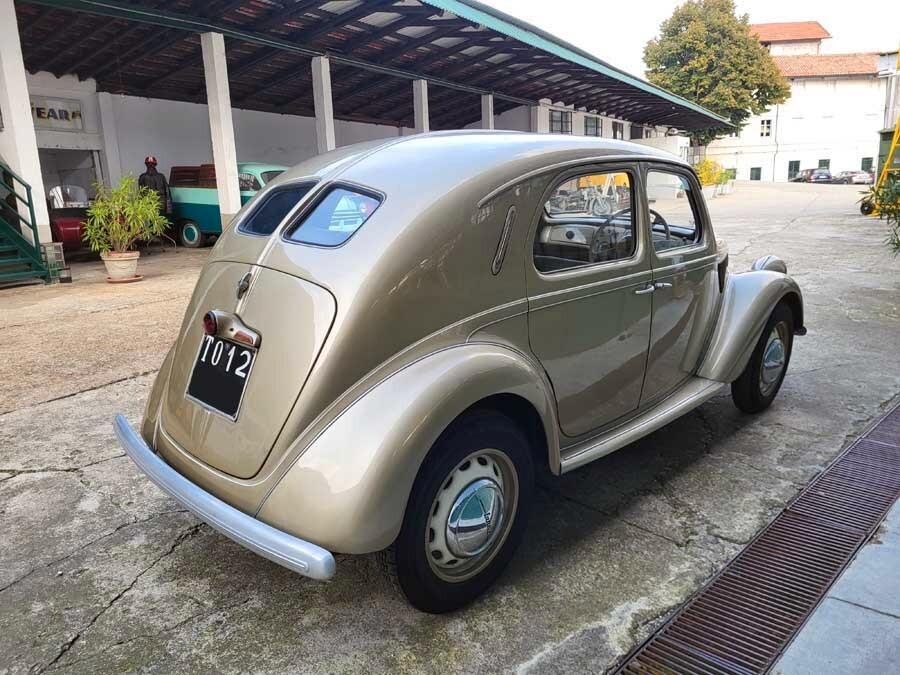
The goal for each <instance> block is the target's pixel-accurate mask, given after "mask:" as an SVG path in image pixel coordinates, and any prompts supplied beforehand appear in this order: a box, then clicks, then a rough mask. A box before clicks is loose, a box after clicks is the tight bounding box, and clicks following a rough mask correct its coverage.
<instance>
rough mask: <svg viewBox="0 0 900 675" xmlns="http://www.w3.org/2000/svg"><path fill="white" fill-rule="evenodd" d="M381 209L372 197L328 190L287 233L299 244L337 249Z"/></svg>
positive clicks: (354, 191)
mask: <svg viewBox="0 0 900 675" xmlns="http://www.w3.org/2000/svg"><path fill="white" fill-rule="evenodd" d="M380 205H381V198H380V197H378V196H376V195H375V194H371V193H365V192H361V191H359V190H356V189H352V188H348V187H340V186H336V187H333V188H331V189H330V190H328V191H327V192H326V193H325V194H324V195H323V196H322V197H321V198H320V199H319V200H318V202H317V203H316V205H315V207H313V209H312V210H311V211H310V212H309V213H307V214H306V216H304V217H303V219H302V220H301V221H300V222H299V223H298V224H297V225H296V226H294V228H293V229H292V230H291V231H290V232H289V233H288V235H287V238H288V239H289V240H290V241H295V242H297V243H299V244H314V245H316V246H340V245H341V244H343V243H344V242H345V241H347V240H348V239H349V238H350V237H352V236H353V235H354V233H355V232H356V231H357V230H358V229H359V228H360V227H362V226H363V223H365V222H366V221H367V220H368V219H369V218H370V217H371V216H372V214H373V213H375V210H376V209H377V208H378V207H379V206H380Z"/></svg>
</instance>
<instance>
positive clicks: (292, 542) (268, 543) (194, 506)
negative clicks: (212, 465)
mask: <svg viewBox="0 0 900 675" xmlns="http://www.w3.org/2000/svg"><path fill="white" fill-rule="evenodd" d="M114 427H115V430H116V436H118V437H119V442H120V443H121V444H122V447H123V448H125V452H126V453H128V456H129V457H131V459H132V460H134V463H135V464H137V465H138V467H140V469H141V471H143V472H144V473H145V474H147V477H148V478H149V479H150V480H152V481H153V482H154V483H156V484H157V485H158V486H159V487H160V488H162V489H163V490H164V491H165V492H167V493H169V494H170V495H171V496H172V497H174V498H175V500H176V501H178V502H179V503H180V504H182V505H183V506H184V507H185V508H187V509H188V510H189V511H191V512H193V513H194V514H195V515H196V516H197V517H199V518H200V519H201V520H203V521H204V522H206V523H208V524H209V525H211V526H212V527H214V528H215V529H217V530H218V531H219V532H221V533H222V534H224V535H225V536H226V537H228V538H230V539H233V540H234V541H236V542H237V543H239V544H240V545H241V546H244V547H246V548H248V549H250V550H251V551H253V552H254V553H258V554H259V555H261V556H263V557H264V558H268V559H269V560H271V561H272V562H275V563H278V564H279V565H283V566H284V567H287V568H288V569H290V570H294V571H295V572H299V573H300V574H302V575H303V576H307V577H310V578H312V579H320V580H324V579H330V578H331V577H333V576H334V569H335V565H334V556H332V555H331V553H330V552H329V551H326V550H325V549H324V548H321V547H319V546H316V545H315V544H311V543H309V542H308V541H303V540H302V539H298V538H297V537H294V536H291V535H289V534H287V533H285V532H282V531H281V530H277V529H275V528H274V527H271V526H270V525H266V524H265V523H264V522H262V521H261V520H257V519H256V518H253V517H252V516H248V515H247V514H246V513H243V512H242V511H238V510H237V509H236V508H234V507H233V506H229V505H228V504H226V503H225V502H223V501H222V500H221V499H218V498H216V497H214V496H213V495H211V494H210V493H208V492H206V491H205V490H203V489H201V488H200V487H198V486H197V485H195V484H194V483H192V482H191V481H189V480H188V479H187V478H185V477H184V476H182V475H181V474H180V473H178V472H177V471H175V469H173V468H172V467H170V466H169V465H168V464H166V463H165V462H164V461H163V460H162V458H161V457H160V456H159V455H157V454H156V453H155V452H153V450H152V449H151V448H150V447H149V446H148V445H147V444H146V443H145V442H144V439H143V438H141V437H140V435H138V434H137V433H136V432H135V431H134V429H132V428H131V425H130V424H128V421H127V420H126V419H125V418H124V417H123V416H122V415H116V418H115V422H114Z"/></svg>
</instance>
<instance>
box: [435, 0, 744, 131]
mask: <svg viewBox="0 0 900 675" xmlns="http://www.w3.org/2000/svg"><path fill="white" fill-rule="evenodd" d="M421 2H424V3H425V4H428V5H431V6H432V7H436V8H438V9H443V10H446V11H448V12H451V13H453V14H455V15H457V16H459V17H462V18H464V19H467V20H469V21H472V22H474V23H477V24H480V25H482V26H485V27H487V28H490V29H491V30H494V31H497V32H498V33H503V34H504V35H506V36H507V37H511V38H514V39H516V40H519V41H520V42H524V43H526V44H529V45H531V46H532V47H535V48H537V49H541V50H543V51H545V52H550V53H551V54H555V55H556V56H559V57H561V58H564V59H566V60H567V61H571V62H572V63H575V64H577V65H580V66H584V67H585V68H590V69H591V70H593V71H596V72H598V73H601V74H603V75H606V76H607V77H611V78H613V79H616V80H618V81H619V82H623V83H624V84H628V85H630V86H632V87H636V88H638V89H641V90H642V91H645V92H647V93H649V94H654V95H656V96H659V97H661V98H664V99H666V100H667V101H669V102H670V103H674V104H676V105H680V106H682V107H685V108H689V109H690V110H693V111H694V112H697V113H700V114H701V115H705V116H707V117H709V118H710V119H712V120H715V121H717V122H720V123H721V124H723V125H725V126H732V124H731V122H729V121H728V120H727V119H725V118H724V117H721V116H719V115H717V114H715V113H714V112H712V111H711V110H707V109H706V108H704V107H703V106H701V105H698V104H696V103H694V102H692V101H689V100H688V99H686V98H683V97H681V96H679V95H678V94H673V93H672V92H670V91H667V90H665V89H663V88H662V87H657V86H655V85H653V84H650V83H649V82H645V81H644V80H641V79H639V78H637V77H635V76H634V75H629V74H628V73H626V72H625V71H624V70H620V69H619V68H616V67H614V66H611V65H610V64H608V63H606V62H605V61H601V60H600V59H598V58H597V57H596V56H593V55H591V54H589V53H588V52H586V51H584V50H582V49H579V48H578V47H576V46H575V45H572V44H570V43H568V42H565V41H564V40H560V39H559V38H558V37H556V36H554V35H551V34H550V33H547V32H546V31H543V30H541V29H540V28H538V27H537V26H533V25H531V24H530V23H527V22H525V21H522V20H521V19H518V18H516V17H513V16H510V15H509V14H506V13H504V12H501V11H499V10H496V9H494V8H493V7H488V6H487V5H484V4H482V3H480V2H477V1H476V0H421Z"/></svg>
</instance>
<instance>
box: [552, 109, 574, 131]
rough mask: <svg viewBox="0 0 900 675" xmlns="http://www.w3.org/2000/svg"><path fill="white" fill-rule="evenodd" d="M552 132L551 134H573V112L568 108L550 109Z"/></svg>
mask: <svg viewBox="0 0 900 675" xmlns="http://www.w3.org/2000/svg"><path fill="white" fill-rule="evenodd" d="M550 133H551V134H571V133H572V113H570V112H568V111H566V110H551V111H550Z"/></svg>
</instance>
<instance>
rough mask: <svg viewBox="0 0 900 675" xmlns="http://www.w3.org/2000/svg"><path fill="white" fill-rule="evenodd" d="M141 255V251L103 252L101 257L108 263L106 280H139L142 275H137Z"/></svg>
mask: <svg viewBox="0 0 900 675" xmlns="http://www.w3.org/2000/svg"><path fill="white" fill-rule="evenodd" d="M140 257H141V252H140V251H125V252H124V253H116V252H115V251H107V252H106V253H101V254H100V258H101V259H102V260H103V263H104V264H105V265H106V274H107V277H106V280H107V281H108V282H110V283H113V284H114V283H122V282H126V281H139V280H140V279H141V277H139V276H138V275H137V265H138V258H140Z"/></svg>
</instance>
